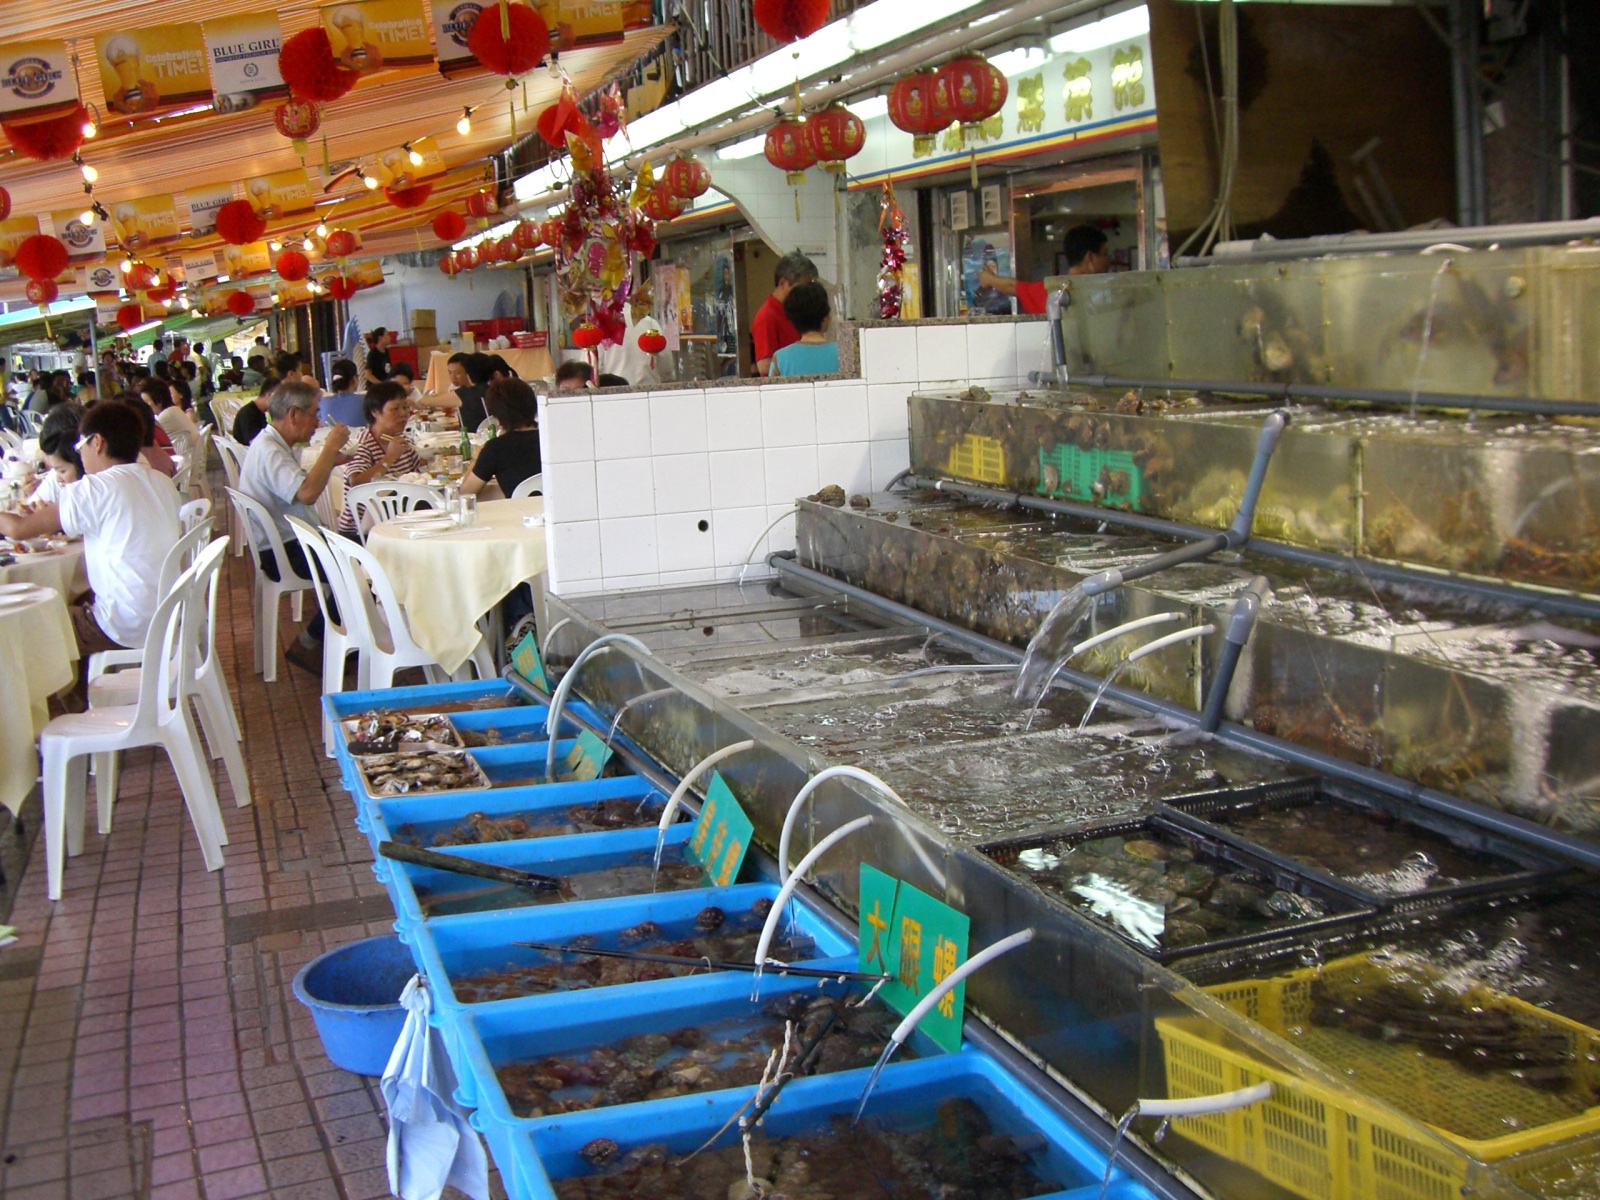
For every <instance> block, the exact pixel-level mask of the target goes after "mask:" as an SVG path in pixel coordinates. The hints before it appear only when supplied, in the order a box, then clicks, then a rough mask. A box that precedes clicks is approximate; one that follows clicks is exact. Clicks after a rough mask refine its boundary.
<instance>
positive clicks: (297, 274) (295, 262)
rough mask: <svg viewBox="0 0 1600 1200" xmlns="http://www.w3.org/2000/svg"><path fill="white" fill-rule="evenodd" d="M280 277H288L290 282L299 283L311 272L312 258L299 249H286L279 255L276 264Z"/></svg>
mask: <svg viewBox="0 0 1600 1200" xmlns="http://www.w3.org/2000/svg"><path fill="white" fill-rule="evenodd" d="M274 266H275V268H276V270H277V272H278V278H279V279H287V280H288V281H289V282H290V283H299V282H300V281H301V280H302V279H304V278H305V277H306V276H307V275H309V274H311V260H310V259H309V258H307V257H306V256H305V255H304V254H301V253H300V251H298V250H285V251H284V252H283V253H282V254H280V255H278V261H277V262H276V263H275V264H274Z"/></svg>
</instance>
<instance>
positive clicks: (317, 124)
mask: <svg viewBox="0 0 1600 1200" xmlns="http://www.w3.org/2000/svg"><path fill="white" fill-rule="evenodd" d="M272 125H273V128H275V129H276V130H277V131H278V132H279V133H281V134H283V136H284V137H286V138H288V139H289V140H290V141H291V142H293V143H294V152H295V153H296V154H298V155H299V156H300V157H301V158H304V157H305V156H306V139H307V138H309V137H310V136H311V135H312V134H314V133H316V132H317V130H318V129H320V128H321V127H322V106H321V105H320V104H313V103H311V102H310V101H308V100H286V101H284V103H282V104H280V105H278V107H277V108H275V109H273V110H272Z"/></svg>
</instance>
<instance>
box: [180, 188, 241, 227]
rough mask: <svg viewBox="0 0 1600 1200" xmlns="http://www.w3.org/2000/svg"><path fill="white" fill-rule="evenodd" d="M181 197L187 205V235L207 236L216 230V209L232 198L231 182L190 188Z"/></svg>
mask: <svg viewBox="0 0 1600 1200" xmlns="http://www.w3.org/2000/svg"><path fill="white" fill-rule="evenodd" d="M183 198H184V200H185V201H186V202H187V203H188V205H189V236H190V237H197V238H199V237H209V236H210V235H211V234H212V233H214V232H216V228H217V209H219V208H221V207H222V206H223V205H224V204H226V203H228V201H230V200H232V199H233V184H231V183H214V184H211V185H209V186H207V187H198V188H190V189H189V190H188V191H186V192H184V194H183Z"/></svg>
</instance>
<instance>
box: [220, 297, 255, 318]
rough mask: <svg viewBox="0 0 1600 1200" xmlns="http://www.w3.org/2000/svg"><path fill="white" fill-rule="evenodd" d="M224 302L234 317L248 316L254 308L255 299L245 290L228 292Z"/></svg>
mask: <svg viewBox="0 0 1600 1200" xmlns="http://www.w3.org/2000/svg"><path fill="white" fill-rule="evenodd" d="M226 303H227V305H228V311H229V312H231V313H232V314H233V315H234V316H236V317H248V316H249V315H250V314H251V313H253V312H255V310H256V302H255V300H254V299H253V298H252V297H251V295H250V293H249V292H245V291H233V292H229V293H228V299H227V301H226Z"/></svg>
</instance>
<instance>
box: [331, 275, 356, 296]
mask: <svg viewBox="0 0 1600 1200" xmlns="http://www.w3.org/2000/svg"><path fill="white" fill-rule="evenodd" d="M327 287H328V295H330V296H332V297H333V298H334V299H335V300H348V299H350V297H351V296H354V295H355V294H356V293H357V292H359V291H360V290H361V288H360V286H359V285H358V284H357V283H356V281H355V280H354V279H351V278H349V277H347V276H344V275H334V276H331V277H329V279H328V283H327Z"/></svg>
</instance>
